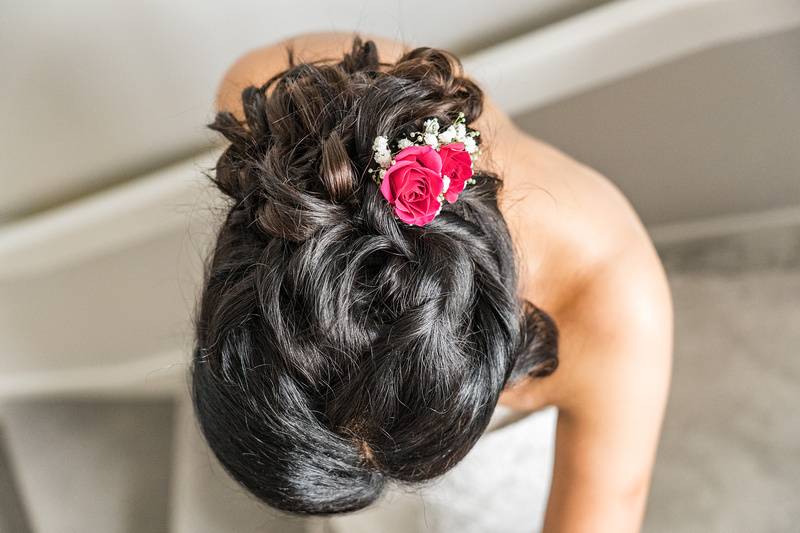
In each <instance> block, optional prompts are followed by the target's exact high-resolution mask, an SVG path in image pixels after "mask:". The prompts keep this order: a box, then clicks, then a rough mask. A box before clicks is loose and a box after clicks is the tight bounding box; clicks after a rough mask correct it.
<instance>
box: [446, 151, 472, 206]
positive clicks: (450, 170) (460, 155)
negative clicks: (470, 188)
mask: <svg viewBox="0 0 800 533" xmlns="http://www.w3.org/2000/svg"><path fill="white" fill-rule="evenodd" d="M439 156H440V157H441V158H442V174H443V175H445V176H447V177H448V178H450V185H449V186H448V187H447V192H445V193H444V197H445V199H446V200H447V201H448V202H450V203H453V202H455V201H456V200H457V199H458V195H459V194H461V191H463V190H464V184H465V183H466V182H467V180H468V179H470V178H471V177H472V158H471V157H470V155H469V153H468V152H467V151H466V150H465V149H464V143H449V144H445V145H444V146H442V147H441V148H440V149H439Z"/></svg>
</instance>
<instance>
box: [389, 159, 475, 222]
mask: <svg viewBox="0 0 800 533" xmlns="http://www.w3.org/2000/svg"><path fill="white" fill-rule="evenodd" d="M394 160H395V163H394V164H393V165H392V166H390V167H389V168H388V169H387V170H386V173H385V174H384V175H383V181H382V182H381V193H382V194H383V197H384V198H386V200H387V201H388V202H389V203H390V204H391V205H392V206H394V212H395V214H396V215H397V217H398V218H399V219H400V220H402V221H403V222H405V223H407V224H413V225H415V226H424V225H425V224H427V223H428V222H430V221H431V220H433V218H434V217H435V216H436V213H438V211H439V209H440V207H441V204H440V203H439V200H438V196H439V194H441V192H442V188H443V187H444V180H443V179H442V158H441V157H440V156H439V153H438V152H437V151H436V150H434V149H433V148H431V147H430V146H416V145H415V146H408V147H406V148H403V149H402V150H400V152H398V154H397V155H396V156H394ZM462 188H463V187H462Z"/></svg>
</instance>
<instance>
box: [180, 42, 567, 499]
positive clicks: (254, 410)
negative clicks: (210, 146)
mask: <svg viewBox="0 0 800 533" xmlns="http://www.w3.org/2000/svg"><path fill="white" fill-rule="evenodd" d="M289 59H290V66H289V68H288V69H287V70H286V71H284V72H281V73H280V74H278V75H276V76H275V77H273V78H272V79H270V80H268V81H267V82H266V83H264V84H263V85H262V86H260V87H248V88H247V89H245V90H244V91H243V93H242V103H243V108H244V115H245V119H246V120H245V121H243V122H240V121H239V120H237V119H236V118H235V117H234V116H233V115H232V114H230V113H228V112H222V113H219V114H218V115H217V117H216V119H215V120H214V122H213V124H211V125H210V127H211V128H212V129H214V130H216V131H218V132H220V133H221V134H223V135H224V136H225V137H226V138H227V139H228V140H229V141H230V145H229V146H228V148H227V149H226V150H225V152H224V153H223V154H222V156H221V157H220V158H219V161H218V163H217V166H216V172H215V176H214V177H212V179H213V181H214V182H215V183H216V185H217V186H218V187H219V189H220V190H221V191H222V192H223V193H224V194H225V195H227V196H228V197H229V198H230V199H231V203H230V209H229V211H228V212H227V216H226V218H225V220H224V223H223V224H222V226H221V228H220V230H219V234H218V237H217V241H216V248H215V250H214V252H213V254H212V256H211V257H210V261H209V263H208V267H207V274H206V279H205V285H204V288H203V292H202V295H201V300H200V302H199V307H198V311H197V314H196V318H195V320H196V344H195V352H194V360H193V372H192V378H193V379H192V395H193V400H194V405H195V409H196V414H197V417H198V419H199V421H200V425H201V427H202V430H203V433H204V435H205V437H206V439H207V440H208V443H209V445H210V446H211V449H212V450H213V451H214V453H215V454H216V455H217V457H218V458H219V460H220V461H221V463H222V464H223V465H224V466H225V468H226V469H227V470H228V471H229V472H230V474H231V475H232V476H233V477H234V478H235V479H237V480H238V481H239V482H240V483H241V484H242V485H244V486H245V487H247V488H248V489H249V490H250V491H251V492H252V493H254V494H255V495H256V496H258V497H259V498H261V499H262V500H263V501H265V502H267V503H268V504H270V505H271V506H273V507H276V508H279V509H283V510H286V511H290V512H294V513H306V514H324V513H336V512H345V511H352V510H355V509H359V508H362V507H365V506H366V505H368V504H370V503H371V502H373V501H374V500H375V499H376V498H377V497H378V496H379V495H380V493H381V490H382V488H383V486H384V484H385V483H386V482H387V481H395V482H405V483H411V482H421V481H424V480H428V479H431V478H434V477H436V476H439V475H441V474H443V473H444V472H446V471H447V470H449V469H450V468H451V467H453V466H454V465H455V464H456V463H457V462H458V461H459V460H461V459H462V458H463V457H464V455H465V454H466V453H467V452H468V451H469V450H470V449H471V448H472V446H473V445H474V444H475V442H476V441H477V439H478V438H479V437H480V436H481V434H482V433H483V431H484V430H485V429H486V426H487V424H488V422H489V419H490V418H491V415H492V412H493V410H494V407H495V404H496V403H497V399H498V395H499V394H500V392H501V390H502V389H503V388H504V386H506V385H507V384H508V383H510V382H513V381H516V380H517V379H520V378H522V377H524V376H545V375H548V374H549V373H551V372H553V371H554V370H555V368H556V366H557V361H558V359H557V338H558V335H557V328H556V326H555V324H554V323H553V321H552V320H551V319H550V317H549V316H548V315H547V313H545V312H544V311H542V310H540V309H538V308H537V307H536V306H534V305H533V304H531V303H529V302H526V301H522V300H520V298H519V296H518V294H517V269H516V265H515V258H514V251H513V247H512V242H511V238H510V236H509V232H508V228H507V227H506V223H505V221H504V219H503V216H502V215H501V213H500V211H499V210H498V206H497V193H498V190H499V188H500V187H501V181H500V180H499V178H498V177H497V176H496V175H493V174H491V173H487V172H480V173H478V174H477V175H476V183H475V184H474V185H471V186H469V187H468V188H467V189H466V190H465V191H464V192H463V193H461V195H460V196H459V199H458V201H457V202H455V203H452V204H447V203H446V204H445V206H444V207H443V209H442V211H441V213H440V214H439V215H438V216H437V217H436V218H435V219H434V220H433V221H432V222H431V223H429V224H427V225H425V226H423V227H418V226H410V225H407V224H404V223H403V222H400V221H399V220H398V219H397V218H395V217H394V215H393V213H392V209H391V206H389V205H388V203H387V202H386V201H385V199H384V198H383V197H382V195H381V194H380V193H379V191H378V188H377V185H376V184H375V182H373V181H372V179H371V177H370V175H369V174H368V173H367V170H368V169H369V168H370V166H371V157H372V150H371V145H372V141H373V139H374V138H375V136H377V135H385V136H387V137H388V138H389V139H397V138H400V137H402V136H405V135H407V134H409V133H410V132H411V131H415V130H419V129H420V127H421V125H422V122H423V121H424V120H425V119H427V118H434V117H435V118H437V119H438V120H439V122H440V124H441V125H442V127H443V128H446V127H447V126H448V125H449V124H451V123H452V121H453V120H454V119H455V118H456V117H457V116H458V113H459V112H463V113H464V114H465V116H466V120H467V124H470V123H471V122H472V121H474V120H475V119H477V118H478V116H479V115H480V114H481V110H482V103H483V96H482V93H481V90H480V89H479V88H478V86H477V85H476V84H475V83H473V82H472V81H470V80H469V79H468V78H466V77H464V76H463V74H462V72H461V65H460V63H459V61H458V59H457V58H456V57H455V56H454V55H452V54H450V53H448V52H446V51H443V50H438V49H434V48H424V47H423V48H416V49H414V50H411V51H409V52H407V53H406V54H405V55H403V56H402V57H401V58H400V59H399V60H397V62H396V63H393V64H388V65H381V64H379V62H378V54H377V51H376V47H375V44H374V43H373V42H372V41H366V42H362V40H361V39H359V38H355V39H354V42H353V47H352V51H350V52H349V53H348V54H346V55H345V56H344V57H343V58H341V59H339V60H332V61H319V62H315V63H295V61H294V60H293V56H292V54H291V52H290V54H289Z"/></svg>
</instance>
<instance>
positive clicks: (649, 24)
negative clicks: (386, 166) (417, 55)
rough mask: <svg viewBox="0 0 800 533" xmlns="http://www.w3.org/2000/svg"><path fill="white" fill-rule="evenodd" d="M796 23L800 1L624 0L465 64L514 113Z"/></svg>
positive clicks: (799, 19) (554, 26)
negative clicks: (661, 64) (699, 51)
mask: <svg viewBox="0 0 800 533" xmlns="http://www.w3.org/2000/svg"><path fill="white" fill-rule="evenodd" d="M798 24H800V2H798V1H797V0H758V1H756V0H621V1H617V2H613V3H610V4H606V5H604V6H602V7H599V8H597V9H594V10H592V11H589V12H587V13H584V14H582V15H578V16H575V17H572V18H569V19H567V20H565V21H563V22H561V23H558V24H554V25H552V26H549V27H546V28H544V29H542V30H539V31H536V32H532V33H530V34H528V35H524V36H522V37H518V38H516V39H512V40H510V41H508V42H505V43H502V44H499V45H497V46H494V47H492V48H489V49H487V50H484V51H482V52H480V53H477V54H475V55H473V56H470V57H468V58H466V61H465V65H466V67H467V68H468V70H469V72H471V73H472V74H473V75H474V76H475V77H476V78H477V79H478V80H479V81H480V82H482V84H483V85H484V86H485V87H486V88H487V89H488V92H489V94H491V95H492V97H493V98H494V99H495V101H496V102H497V103H498V105H499V106H500V107H502V108H503V109H505V110H506V111H507V112H509V113H512V114H514V113H518V112H521V111H525V110H527V109H531V108H533V107H537V106H541V105H544V104H546V103H549V102H552V101H555V100H558V99H561V98H564V97H566V96H569V95H571V94H575V93H577V92H580V91H583V90H587V89H590V88H591V87H594V86H597V85H600V84H602V83H605V82H608V81H611V80H614V79H617V78H620V77H622V76H625V75H628V74H631V73H634V72H637V71H641V70H644V69H646V68H649V67H652V66H654V65H658V64H660V63H663V62H665V61H669V60H670V59H675V58H677V57H681V56H684V55H686V54H689V53H691V52H694V51H698V50H702V49H705V48H709V47H712V46H715V45H719V44H722V43H725V42H730V41H735V40H740V39H746V38H750V37H755V36H758V35H765V34H769V33H773V32H777V31H780V30H782V29H787V28H792V27H795V26H797V25H798Z"/></svg>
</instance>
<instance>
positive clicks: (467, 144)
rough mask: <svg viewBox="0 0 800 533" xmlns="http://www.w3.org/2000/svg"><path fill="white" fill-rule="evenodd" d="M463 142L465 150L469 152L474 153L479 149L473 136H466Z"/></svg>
mask: <svg viewBox="0 0 800 533" xmlns="http://www.w3.org/2000/svg"><path fill="white" fill-rule="evenodd" d="M463 142H464V150H466V151H467V153H468V154H474V153H475V152H476V151H477V150H478V145H477V144H476V143H475V139H474V138H473V137H466V138H465V139H464V141H463Z"/></svg>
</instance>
